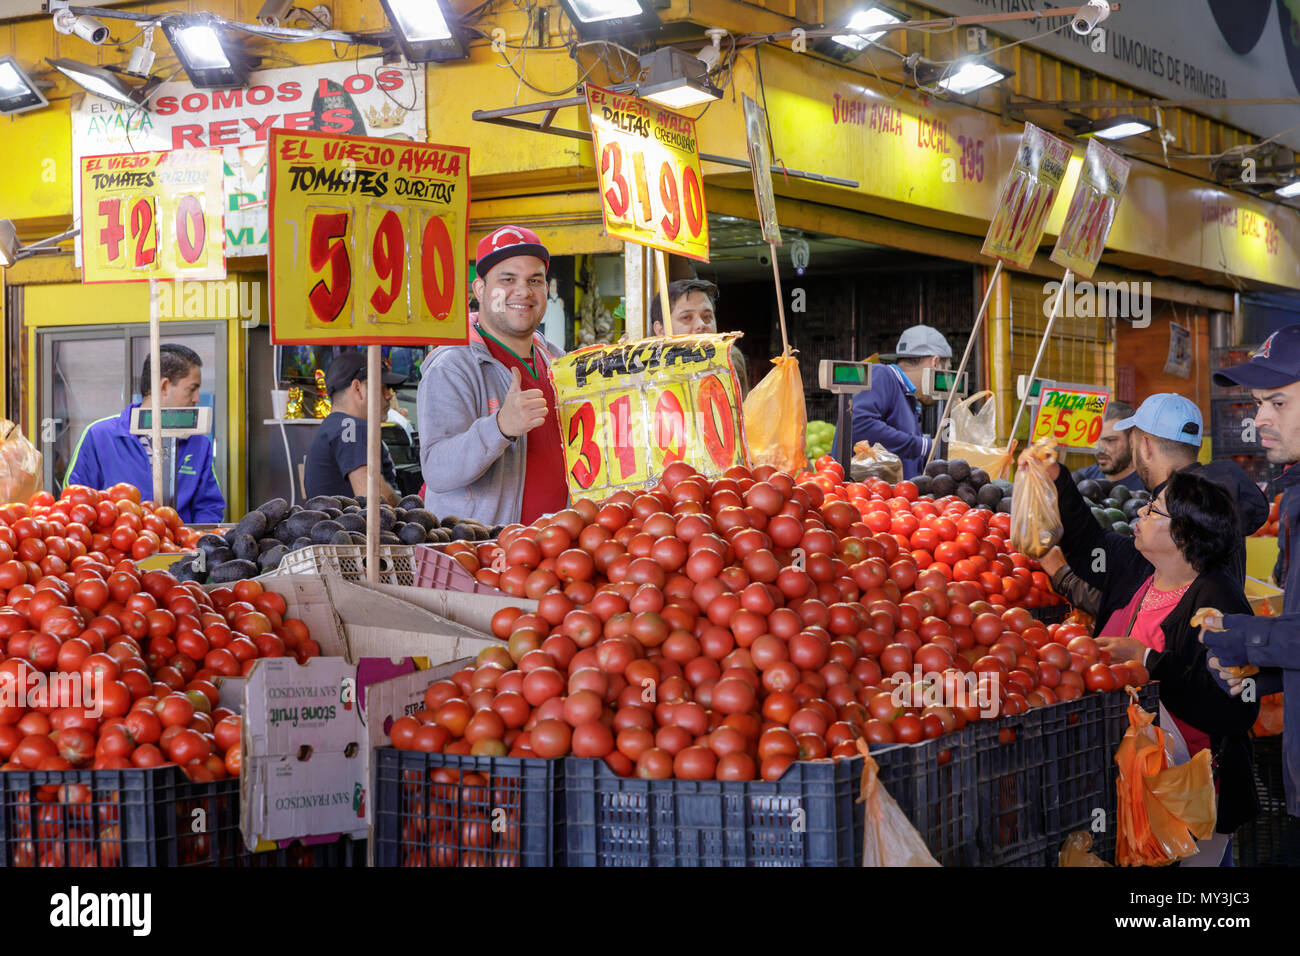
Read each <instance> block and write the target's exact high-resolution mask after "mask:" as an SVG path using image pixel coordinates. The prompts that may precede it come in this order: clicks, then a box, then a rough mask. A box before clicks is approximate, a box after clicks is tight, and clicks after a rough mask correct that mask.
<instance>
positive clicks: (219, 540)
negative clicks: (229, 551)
mask: <svg viewBox="0 0 1300 956" xmlns="http://www.w3.org/2000/svg"><path fill="white" fill-rule="evenodd" d="M227 547H228V546H227V544H226V539H225V538H224V537H223V536H222V535H219V534H205V535H204V536H203V537H201V538H199V541H198V548H199V550H200V551H202V552H203V553H204V554H212V552H214V551H222V550H224V549H226V548H227Z"/></svg>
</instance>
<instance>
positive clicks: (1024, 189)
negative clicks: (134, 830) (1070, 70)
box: [980, 123, 1071, 269]
mask: <svg viewBox="0 0 1300 956" xmlns="http://www.w3.org/2000/svg"><path fill="white" fill-rule="evenodd" d="M1070 152H1071V150H1070V144H1069V143H1067V142H1065V141H1064V140H1061V139H1057V138H1056V137H1055V136H1052V135H1051V134H1049V133H1045V132H1043V131H1042V130H1041V129H1039V128H1038V127H1037V126H1034V125H1033V124H1031V123H1026V124H1025V131H1024V133H1023V134H1022V135H1021V137H1020V147H1019V148H1018V149H1017V150H1016V161H1015V163H1014V164H1013V165H1012V167H1011V173H1010V175H1008V176H1007V181H1006V182H1005V183H1003V184H1002V194H1001V195H1000V196H999V197H998V208H997V212H995V213H994V214H993V221H992V222H990V223H989V232H988V235H987V236H985V238H984V247H983V248H982V249H981V250H980V252H981V253H983V254H984V255H986V256H991V257H993V258H996V259H1002V260H1003V261H1005V262H1007V263H1009V264H1011V265H1014V266H1018V267H1020V268H1021V269H1027V268H1029V264H1030V263H1031V262H1033V261H1034V253H1036V252H1037V251H1038V244H1039V243H1040V242H1042V241H1043V229H1044V228H1045V227H1046V226H1047V216H1048V214H1049V213H1050V212H1051V211H1052V204H1053V203H1054V202H1056V191H1057V190H1058V189H1060V188H1061V180H1063V179H1064V178H1065V170H1066V166H1067V165H1068V164H1069V162H1070Z"/></svg>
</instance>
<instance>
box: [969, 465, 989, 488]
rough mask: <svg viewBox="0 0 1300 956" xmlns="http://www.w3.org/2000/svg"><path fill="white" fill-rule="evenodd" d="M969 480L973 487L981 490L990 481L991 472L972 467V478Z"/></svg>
mask: <svg viewBox="0 0 1300 956" xmlns="http://www.w3.org/2000/svg"><path fill="white" fill-rule="evenodd" d="M967 480H968V481H969V482H970V486H971V487H972V488H974V489H975V490H976V491H979V490H980V489H981V488H983V487H984V486H985V485H987V484H988V483H989V473H988V472H987V471H985V470H984V469H983V468H972V469H971V470H970V478H968V479H967Z"/></svg>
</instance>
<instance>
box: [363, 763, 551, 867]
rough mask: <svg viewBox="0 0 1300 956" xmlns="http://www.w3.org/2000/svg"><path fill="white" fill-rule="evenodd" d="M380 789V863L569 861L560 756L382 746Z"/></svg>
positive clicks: (375, 830) (376, 836) (376, 827)
mask: <svg viewBox="0 0 1300 956" xmlns="http://www.w3.org/2000/svg"><path fill="white" fill-rule="evenodd" d="M471 775H476V776H471ZM374 794H375V802H374V824H373V826H372V828H371V834H372V838H373V840H374V865H375V866H563V865H564V832H563V831H564V766H563V764H562V763H561V762H560V761H558V760H542V759H538V758H533V759H523V758H521V757H468V756H459V755H456V754H430V753H422V752H419V751H414V750H397V749H396V748H393V747H381V748H379V749H377V750H376V751H375V781H374Z"/></svg>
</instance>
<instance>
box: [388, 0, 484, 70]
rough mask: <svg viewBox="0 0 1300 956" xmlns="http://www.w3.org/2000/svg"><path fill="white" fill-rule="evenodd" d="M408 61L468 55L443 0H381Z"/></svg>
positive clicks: (416, 61)
mask: <svg viewBox="0 0 1300 956" xmlns="http://www.w3.org/2000/svg"><path fill="white" fill-rule="evenodd" d="M380 3H381V4H382V5H383V8H384V13H386V14H388V22H389V23H391V24H392V25H393V32H394V33H396V34H397V43H398V45H399V46H400V47H401V48H402V55H403V56H405V57H406V60H407V62H408V63H429V62H433V63H442V62H444V61H446V60H463V59H465V58H466V57H468V56H469V54H468V53H467V52H466V50H465V42H464V40H463V39H462V38H461V36H460V35H459V30H457V29H455V28H454V27H453V25H452V23H451V22H449V21H448V19H447V15H446V13H445V11H444V10H443V8H442V4H441V2H440V0H380Z"/></svg>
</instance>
